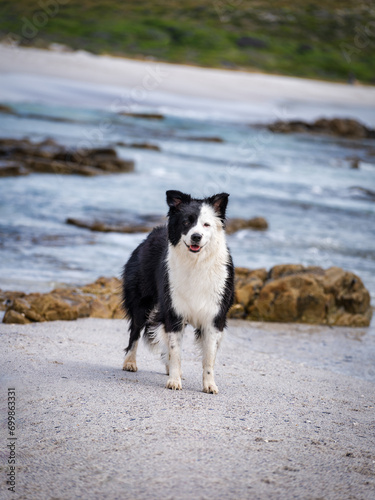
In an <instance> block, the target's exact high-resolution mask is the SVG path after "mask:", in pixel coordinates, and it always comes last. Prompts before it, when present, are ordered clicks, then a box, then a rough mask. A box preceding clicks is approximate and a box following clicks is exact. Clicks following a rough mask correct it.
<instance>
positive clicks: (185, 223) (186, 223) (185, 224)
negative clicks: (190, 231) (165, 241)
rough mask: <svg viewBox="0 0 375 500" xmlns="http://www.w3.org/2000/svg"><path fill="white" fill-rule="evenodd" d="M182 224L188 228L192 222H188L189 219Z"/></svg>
mask: <svg viewBox="0 0 375 500" xmlns="http://www.w3.org/2000/svg"><path fill="white" fill-rule="evenodd" d="M182 224H183V225H184V226H188V225H189V224H190V221H189V220H187V219H185V220H184V221H182Z"/></svg>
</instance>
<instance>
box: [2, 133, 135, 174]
mask: <svg viewBox="0 0 375 500" xmlns="http://www.w3.org/2000/svg"><path fill="white" fill-rule="evenodd" d="M133 170H134V162H133V161H132V160H123V159H121V158H119V157H118V156H117V153H116V150H115V149H113V148H109V147H106V148H104V147H103V148H91V149H85V150H78V149H72V148H67V147H65V146H62V145H60V144H57V143H56V142H55V141H54V140H52V139H47V140H45V141H42V142H31V141H30V140H29V139H0V176H2V177H6V176H15V175H27V174H30V173H48V174H76V175H86V176H93V175H103V174H113V173H123V172H132V171H133Z"/></svg>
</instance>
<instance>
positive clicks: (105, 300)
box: [0, 278, 124, 324]
mask: <svg viewBox="0 0 375 500" xmlns="http://www.w3.org/2000/svg"><path fill="white" fill-rule="evenodd" d="M120 294H121V284H120V280H118V279H117V278H99V279H97V280H96V281H95V283H91V284H90V285H85V286H83V287H77V288H57V289H55V290H52V292H49V293H30V294H28V295H27V294H24V293H20V292H0V303H1V304H2V308H3V309H4V308H5V309H6V312H5V315H4V318H3V323H20V324H24V323H32V322H38V321H55V320H74V319H78V318H86V317H88V316H91V317H93V318H107V319H111V318H122V317H123V316H124V314H123V312H122V310H121V306H120Z"/></svg>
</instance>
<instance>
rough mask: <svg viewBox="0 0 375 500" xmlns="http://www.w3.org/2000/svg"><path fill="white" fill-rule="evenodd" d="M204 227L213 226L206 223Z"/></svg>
mask: <svg viewBox="0 0 375 500" xmlns="http://www.w3.org/2000/svg"><path fill="white" fill-rule="evenodd" d="M203 225H204V227H210V226H211V224H209V223H208V222H205V223H204V224H203Z"/></svg>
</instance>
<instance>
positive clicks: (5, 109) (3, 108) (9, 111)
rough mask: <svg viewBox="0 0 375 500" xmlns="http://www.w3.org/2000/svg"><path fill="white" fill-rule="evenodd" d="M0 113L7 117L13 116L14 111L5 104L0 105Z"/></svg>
mask: <svg viewBox="0 0 375 500" xmlns="http://www.w3.org/2000/svg"><path fill="white" fill-rule="evenodd" d="M0 113H4V114H7V115H15V114H16V113H15V111H14V109H13V108H11V107H10V106H7V105H6V104H0Z"/></svg>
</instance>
